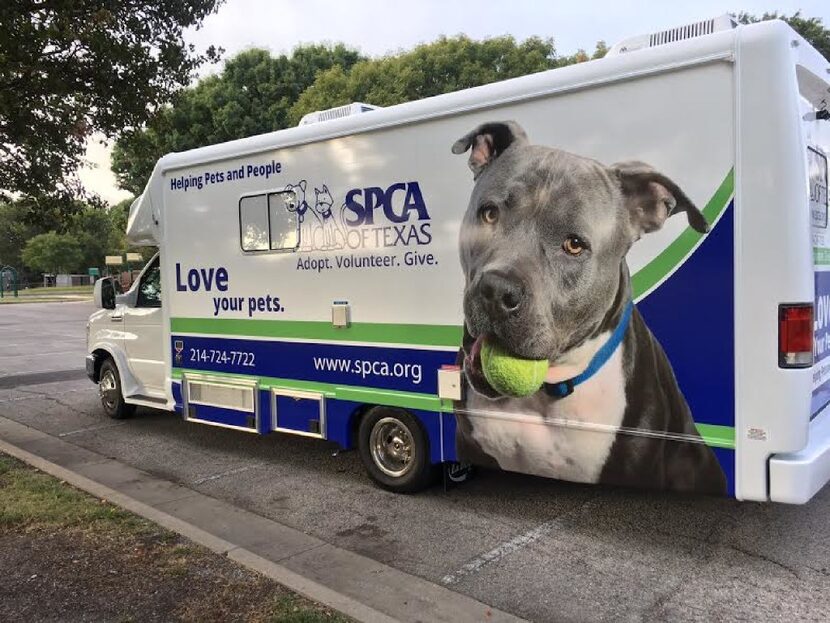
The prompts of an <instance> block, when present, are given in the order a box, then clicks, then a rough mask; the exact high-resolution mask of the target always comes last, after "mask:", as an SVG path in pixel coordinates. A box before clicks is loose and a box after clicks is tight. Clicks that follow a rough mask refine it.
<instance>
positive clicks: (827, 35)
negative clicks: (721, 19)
mask: <svg viewBox="0 0 830 623" xmlns="http://www.w3.org/2000/svg"><path fill="white" fill-rule="evenodd" d="M735 19H737V20H738V21H739V22H740V23H742V24H753V23H755V22H762V21H766V20H769V19H782V20H784V21H785V22H787V23H788V24H789V25H790V26H791V27H792V29H793V30H795V31H796V32H797V33H798V34H799V35H801V36H802V37H804V38H805V39H806V40H807V41H808V42H809V43H810V45H812V46H813V47H814V48H815V49H816V50H818V51H819V52H820V53H821V55H822V56H823V57H824V58H826V59H828V60H830V29H828V28H825V26H824V22H823V21H822V19H821V18H820V17H803V16H802V15H801V11H796V12H795V13H793V14H792V15H785V14H783V13H779V12H778V11H773V12H772V13H764V14H763V15H761V16H760V17H757V16H755V15H750V14H749V13H744V12H741V13H738V14H737V15H736V16H735Z"/></svg>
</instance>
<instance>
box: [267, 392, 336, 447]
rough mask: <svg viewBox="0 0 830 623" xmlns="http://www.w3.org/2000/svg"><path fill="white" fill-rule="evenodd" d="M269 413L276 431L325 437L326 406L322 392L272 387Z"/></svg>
mask: <svg viewBox="0 0 830 623" xmlns="http://www.w3.org/2000/svg"><path fill="white" fill-rule="evenodd" d="M271 414H272V419H273V429H274V430H276V431H280V432H284V433H294V434H295V435H305V436H306V437H318V438H320V439H324V438H325V432H326V406H325V398H324V397H323V394H318V393H315V392H306V391H301V390H294V389H272V390H271Z"/></svg>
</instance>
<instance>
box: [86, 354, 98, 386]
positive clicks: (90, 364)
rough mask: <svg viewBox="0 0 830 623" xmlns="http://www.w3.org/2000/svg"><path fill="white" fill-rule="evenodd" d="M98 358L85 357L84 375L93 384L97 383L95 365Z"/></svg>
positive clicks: (93, 356)
mask: <svg viewBox="0 0 830 623" xmlns="http://www.w3.org/2000/svg"><path fill="white" fill-rule="evenodd" d="M97 360H98V358H97V357H96V356H95V355H87V356H86V375H87V376H88V377H89V380H90V381H92V382H93V383H97V382H98V375H97V374H96V369H97V367H98V366H96V365H95V364H96V363H97Z"/></svg>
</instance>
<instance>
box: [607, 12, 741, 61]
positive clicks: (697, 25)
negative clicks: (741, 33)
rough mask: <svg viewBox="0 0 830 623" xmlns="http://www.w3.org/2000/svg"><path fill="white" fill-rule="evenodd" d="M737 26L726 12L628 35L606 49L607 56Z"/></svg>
mask: <svg viewBox="0 0 830 623" xmlns="http://www.w3.org/2000/svg"><path fill="white" fill-rule="evenodd" d="M737 26H738V22H736V21H735V18H734V17H732V16H731V15H729V14H728V13H724V14H723V15H721V16H719V17H714V18H712V19H706V20H703V21H702V22H694V23H693V24H686V25H685V26H678V27H677V28H669V29H668V30H660V31H658V32H653V33H651V34H648V35H638V36H636V37H629V38H628V39H624V40H623V41H620V42H619V43H617V44H615V45H614V46H613V47H612V48H611V49H610V50H609V51H608V54H607V56H617V55H618V54H625V53H626V52H634V51H635V50H642V49H644V48H653V47H656V46H658V45H665V44H666V43H674V42H675V41H682V40H683V39H692V38H694V37H701V36H703V35H710V34H712V33H713V32H720V31H721V30H732V29H733V28H737Z"/></svg>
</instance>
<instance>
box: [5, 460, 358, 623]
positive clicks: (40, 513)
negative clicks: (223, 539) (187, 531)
mask: <svg viewBox="0 0 830 623" xmlns="http://www.w3.org/2000/svg"><path fill="white" fill-rule="evenodd" d="M4 548H5V549H4ZM22 551H23V552H25V554H18V556H19V557H18V558H17V559H16V562H5V563H4V558H5V559H6V560H8V559H9V558H11V557H13V556H14V555H15V554H16V553H19V552H22ZM27 565H30V566H32V567H33V569H35V570H36V571H37V573H36V574H32V569H31V568H30V569H28V570H27V569H26V568H25V567H26V566H27ZM103 569H107V571H106V572H105V571H103ZM110 574H115V575H110ZM0 575H2V577H4V582H6V583H7V584H8V585H9V586H10V587H13V586H21V585H25V586H28V587H29V588H27V589H26V590H27V591H29V594H26V593H25V592H24V593H18V592H15V591H10V593H9V595H7V596H6V598H5V599H7V600H13V599H15V598H16V597H17V598H18V599H20V603H12V602H8V603H6V604H3V603H0V620H2V619H3V618H4V616H3V613H4V607H6V608H8V609H9V610H7V611H6V613H7V614H8V612H17V611H18V610H19V609H20V608H24V609H26V612H27V614H28V615H29V618H30V619H37V618H38V615H39V614H45V613H48V612H50V608H52V605H51V604H50V600H51V599H58V598H59V597H58V596H56V595H55V591H56V590H57V591H60V590H64V594H65V595H68V596H72V595H75V594H77V592H78V591H81V592H82V593H83V595H84V601H83V603H82V604H81V605H80V606H78V607H80V608H82V609H83V610H82V611H81V612H82V613H83V615H84V616H87V615H89V616H91V617H92V618H93V619H106V620H110V619H113V615H114V614H116V613H115V612H113V608H115V609H116V610H117V611H118V612H117V616H116V617H115V620H121V621H142V620H145V619H146V617H145V614H146V613H148V612H152V613H153V614H154V615H156V617H161V619H162V620H178V621H194V622H195V621H199V622H201V621H207V620H217V621H218V620H222V621H226V620H227V621H253V622H255V623H256V622H258V623H323V622H325V623H348V622H349V621H351V619H348V618H346V617H344V616H342V615H340V614H338V613H336V612H333V611H331V610H329V609H327V608H325V607H323V606H321V605H319V604H316V603H314V602H311V601H309V600H307V599H305V598H304V597H301V596H299V595H297V594H295V593H292V592H291V591H289V590H288V589H286V588H285V587H283V586H281V585H279V584H277V583H276V582H273V581H272V580H270V579H268V578H266V577H264V576H261V575H259V574H258V573H255V572H253V571H250V570H247V569H244V568H242V567H241V566H239V565H236V564H235V563H233V562H232V561H230V560H229V559H227V558H226V557H224V556H220V555H218V554H215V553H213V552H211V551H209V550H207V549H206V548H204V547H201V546H200V545H197V544H195V543H192V542H191V541H188V540H186V539H184V538H182V537H180V536H179V535H177V534H176V533H174V532H171V531H169V530H166V529H164V528H161V527H160V526H158V525H156V524H154V523H152V522H151V521H148V520H146V519H144V518H142V517H138V516H137V515H134V514H132V513H130V512H127V511H125V510H122V509H120V508H118V507H117V506H114V505H113V504H110V503H108V502H106V501H104V500H99V499H96V498H94V497H92V496H90V495H88V494H86V493H84V492H82V491H79V490H78V489H75V488H73V487H71V486H69V485H67V484H66V483H64V482H61V481H59V480H57V479H55V478H53V477H51V476H49V475H47V474H44V473H43V472H40V471H38V470H36V469H34V468H31V467H29V466H27V465H26V464H24V463H22V462H20V461H18V460H16V459H14V458H11V457H8V456H6V455H3V454H0ZM38 576H41V577H43V578H44V581H45V582H46V585H47V586H48V587H49V588H48V589H47V592H46V593H44V595H43V596H42V597H41V596H39V595H38V594H37V593H36V592H35V593H34V594H32V591H37V588H36V584H32V583H31V581H32V580H33V578H37V577H38ZM126 581H128V582H129V585H130V586H131V587H132V588H131V590H130V591H129V592H128V593H119V594H120V597H119V598H118V599H117V600H115V601H113V590H114V589H116V590H117V588H118V586H119V584H117V583H119V582H126ZM113 583H116V584H113ZM56 587H57V588H56ZM122 588H123V587H122ZM0 593H2V591H0ZM2 601H3V600H0V602H2ZM33 601H34V602H35V605H34V606H33V605H32V602H33ZM73 603H74V601H73ZM32 608H35V609H37V608H43V610H42V612H38V611H34V612H33V611H32ZM165 609H166V610H165ZM67 616H68V618H72V613H67ZM154 620H155V619H154Z"/></svg>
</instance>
